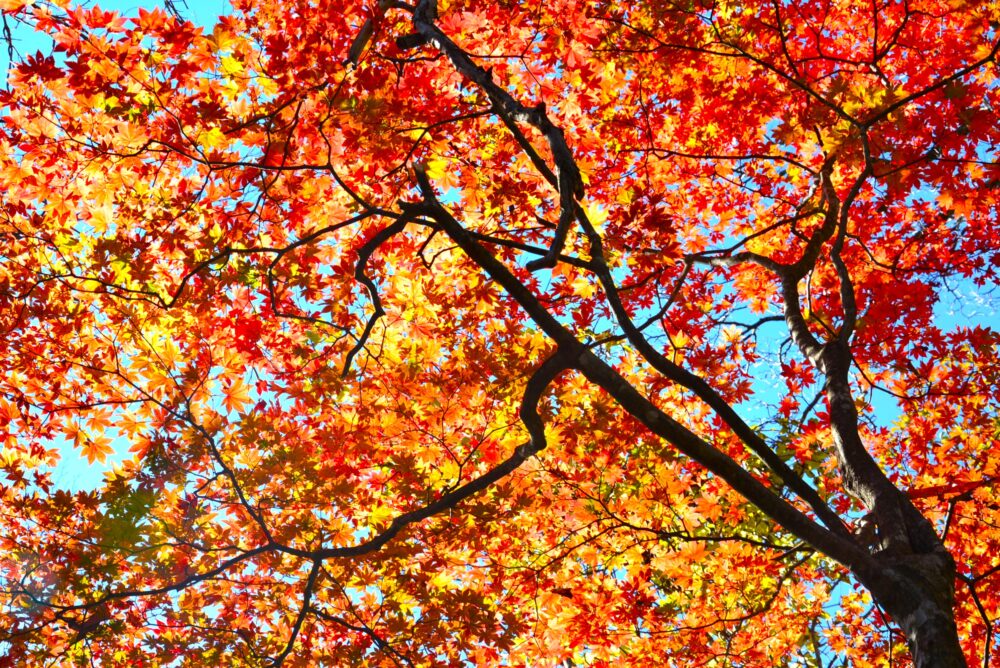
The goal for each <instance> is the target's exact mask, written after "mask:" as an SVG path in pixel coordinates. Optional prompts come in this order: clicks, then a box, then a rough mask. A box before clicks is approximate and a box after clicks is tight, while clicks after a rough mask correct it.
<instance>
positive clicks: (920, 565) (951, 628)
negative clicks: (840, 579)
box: [856, 546, 967, 668]
mask: <svg viewBox="0 0 1000 668" xmlns="http://www.w3.org/2000/svg"><path fill="white" fill-rule="evenodd" d="M874 561H875V562H876V564H877V567H876V569H875V571H876V572H874V573H867V572H857V571H856V573H857V575H858V576H859V579H860V580H861V582H862V584H864V585H865V586H867V587H868V589H869V590H870V591H871V592H872V594H873V595H874V597H875V600H876V601H877V602H878V603H879V605H881V606H882V608H883V609H884V610H885V611H886V612H887V613H888V614H889V615H890V616H891V617H892V619H893V621H895V622H896V623H897V624H898V625H899V627H900V628H901V629H902V631H903V633H904V634H906V639H907V643H908V645H909V647H910V654H911V656H912V658H913V665H914V666H915V668H966V666H967V664H966V661H965V654H964V653H963V652H962V647H961V644H960V643H959V638H958V630H957V628H956V627H955V621H954V608H955V562H954V560H953V559H952V558H951V555H950V554H948V552H947V551H945V549H944V547H943V546H941V547H940V549H938V550H935V551H934V552H932V553H930V554H909V555H905V556H901V557H891V556H879V555H875V557H874ZM861 570H867V569H861Z"/></svg>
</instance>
